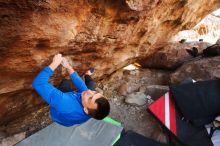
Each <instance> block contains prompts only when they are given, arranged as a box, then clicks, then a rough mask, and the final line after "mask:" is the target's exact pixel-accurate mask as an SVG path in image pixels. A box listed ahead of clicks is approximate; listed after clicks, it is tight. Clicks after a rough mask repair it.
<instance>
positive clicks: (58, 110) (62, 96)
mask: <svg viewBox="0 0 220 146" xmlns="http://www.w3.org/2000/svg"><path fill="white" fill-rule="evenodd" d="M52 74H53V71H52V70H51V69H50V67H46V68H44V69H43V70H42V71H41V72H40V73H39V74H38V75H37V77H36V78H35V79H34V81H33V82H32V86H33V88H34V89H35V90H36V91H37V92H38V94H39V95H40V96H41V97H42V98H43V99H44V100H45V101H46V102H47V103H48V104H49V105H50V114H51V117H52V120H53V121H55V122H57V123H59V124H61V125H63V126H72V125H74V124H81V123H83V122H85V121H87V120H88V119H89V118H90V117H89V116H88V115H87V114H86V113H85V112H84V110H83V106H82V101H81V93H82V92H83V91H85V90H88V88H87V86H86V85H85V83H84V81H83V80H82V79H81V78H80V77H79V75H78V74H77V72H74V73H73V74H71V75H70V77H71V80H72V82H73V83H74V85H75V86H76V88H77V89H78V92H74V91H73V92H66V93H63V92H61V91H60V90H58V89H57V88H55V87H54V86H53V85H51V84H50V83H48V80H49V78H50V77H51V75H52Z"/></svg>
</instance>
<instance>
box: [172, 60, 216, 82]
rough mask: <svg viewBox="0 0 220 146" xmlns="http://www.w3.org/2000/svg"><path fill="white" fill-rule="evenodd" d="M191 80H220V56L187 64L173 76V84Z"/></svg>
mask: <svg viewBox="0 0 220 146" xmlns="http://www.w3.org/2000/svg"><path fill="white" fill-rule="evenodd" d="M189 78H192V79H194V80H197V81H199V80H209V79H217V78H220V56H217V57H211V58H202V59H199V60H198V59H195V60H193V61H190V62H187V63H185V64H184V65H183V66H181V67H180V68H179V69H177V71H175V72H174V73H173V74H171V83H172V84H179V83H180V82H182V81H184V80H185V79H189Z"/></svg>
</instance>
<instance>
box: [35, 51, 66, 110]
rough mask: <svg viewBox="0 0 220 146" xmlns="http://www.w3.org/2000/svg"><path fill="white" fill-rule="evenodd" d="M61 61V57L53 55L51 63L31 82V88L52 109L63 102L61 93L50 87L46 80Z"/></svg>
mask: <svg viewBox="0 0 220 146" xmlns="http://www.w3.org/2000/svg"><path fill="white" fill-rule="evenodd" d="M61 61H62V55H61V54H57V55H55V56H54V58H53V62H52V63H51V64H50V65H49V66H48V67H45V68H44V69H43V70H42V71H41V72H40V73H39V74H38V75H37V77H36V78H35V79H34V80H33V82H32V87H33V88H34V89H35V90H36V91H37V93H38V94H39V95H40V96H41V97H42V98H43V99H44V100H45V101H46V102H47V103H48V104H49V105H50V106H53V107H58V106H59V102H60V101H61V100H63V92H61V91H60V90H58V89H57V88H55V87H54V86H53V85H51V84H50V83H49V82H48V80H49V78H50V77H51V76H52V74H53V72H54V70H55V69H56V68H57V67H58V66H59V65H60V64H61Z"/></svg>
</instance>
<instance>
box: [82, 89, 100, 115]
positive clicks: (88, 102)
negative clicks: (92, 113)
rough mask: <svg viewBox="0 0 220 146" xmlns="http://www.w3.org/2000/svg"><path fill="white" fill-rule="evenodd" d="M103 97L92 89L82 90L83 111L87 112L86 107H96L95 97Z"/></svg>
mask: <svg viewBox="0 0 220 146" xmlns="http://www.w3.org/2000/svg"><path fill="white" fill-rule="evenodd" d="M101 97H103V95H102V94H100V93H98V92H96V91H92V90H87V91H84V92H82V97H81V98H82V104H83V107H84V111H85V112H86V113H88V109H97V103H96V102H95V101H96V99H98V98H101Z"/></svg>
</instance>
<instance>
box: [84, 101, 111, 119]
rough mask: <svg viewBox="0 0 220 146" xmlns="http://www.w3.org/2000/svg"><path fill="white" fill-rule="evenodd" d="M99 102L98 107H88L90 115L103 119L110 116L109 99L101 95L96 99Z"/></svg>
mask: <svg viewBox="0 0 220 146" xmlns="http://www.w3.org/2000/svg"><path fill="white" fill-rule="evenodd" d="M95 103H96V104H97V109H88V115H90V116H91V117H93V118H94V119H97V120H102V119H104V118H105V117H106V116H108V114H109V112H110V104H109V102H108V100H107V99H106V98H104V97H100V98H98V99H96V100H95Z"/></svg>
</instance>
